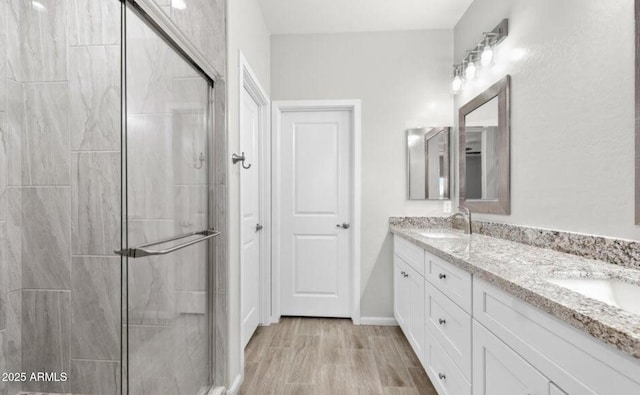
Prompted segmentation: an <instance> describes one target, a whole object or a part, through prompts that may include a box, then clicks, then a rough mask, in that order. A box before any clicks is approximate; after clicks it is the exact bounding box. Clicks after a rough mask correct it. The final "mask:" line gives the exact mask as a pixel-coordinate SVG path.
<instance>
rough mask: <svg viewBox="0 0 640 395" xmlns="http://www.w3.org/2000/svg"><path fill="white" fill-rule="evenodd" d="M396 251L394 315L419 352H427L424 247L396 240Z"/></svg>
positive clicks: (417, 353) (420, 353) (413, 346)
mask: <svg viewBox="0 0 640 395" xmlns="http://www.w3.org/2000/svg"><path fill="white" fill-rule="evenodd" d="M402 241H404V240H402ZM394 251H395V254H394V257H393V261H394V265H393V266H394V269H393V278H394V280H393V281H394V303H393V304H394V315H395V318H396V321H398V324H399V325H400V328H402V331H403V332H404V334H405V336H406V337H407V339H408V340H409V343H410V344H411V347H412V348H413V350H414V351H415V352H416V355H419V356H421V355H422V354H423V353H424V350H423V347H424V274H423V273H424V251H423V250H422V249H421V248H419V247H417V246H415V245H413V244H410V243H409V244H403V243H396V244H395V246H394ZM416 268H417V269H418V270H416ZM420 268H422V270H420Z"/></svg>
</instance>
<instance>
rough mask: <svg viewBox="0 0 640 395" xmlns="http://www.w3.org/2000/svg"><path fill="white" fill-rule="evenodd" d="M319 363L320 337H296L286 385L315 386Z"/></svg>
mask: <svg viewBox="0 0 640 395" xmlns="http://www.w3.org/2000/svg"><path fill="white" fill-rule="evenodd" d="M319 362H320V336H319V335H318V336H309V335H297V336H296V337H295V341H294V343H293V361H292V363H291V369H290V370H289V372H288V376H287V380H286V382H287V383H288V384H316V383H317V382H318V374H319V372H318V370H317V369H316V367H317V366H318V363H319Z"/></svg>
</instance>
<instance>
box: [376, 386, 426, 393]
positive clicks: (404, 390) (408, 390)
mask: <svg viewBox="0 0 640 395" xmlns="http://www.w3.org/2000/svg"><path fill="white" fill-rule="evenodd" d="M383 394H384V395H418V390H416V389H415V388H402V387H385V388H384V392H383Z"/></svg>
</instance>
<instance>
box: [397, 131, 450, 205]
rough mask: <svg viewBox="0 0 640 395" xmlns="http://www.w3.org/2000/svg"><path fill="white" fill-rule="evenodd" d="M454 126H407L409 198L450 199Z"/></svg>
mask: <svg viewBox="0 0 640 395" xmlns="http://www.w3.org/2000/svg"><path fill="white" fill-rule="evenodd" d="M450 134H451V128H450V127H438V128H419V129H409V130H407V199H409V200H446V199H449V178H450V177H449V136H450Z"/></svg>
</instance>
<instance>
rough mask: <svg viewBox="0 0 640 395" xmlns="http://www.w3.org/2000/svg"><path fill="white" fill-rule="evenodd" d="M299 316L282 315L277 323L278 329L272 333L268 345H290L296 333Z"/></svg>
mask: <svg viewBox="0 0 640 395" xmlns="http://www.w3.org/2000/svg"><path fill="white" fill-rule="evenodd" d="M299 322H300V318H293V317H283V318H282V319H280V323H278V329H277V330H276V331H275V333H274V334H273V337H272V338H271V342H270V343H269V346H271V347H291V346H292V345H293V338H294V336H295V335H296V331H297V329H298V324H299Z"/></svg>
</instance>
